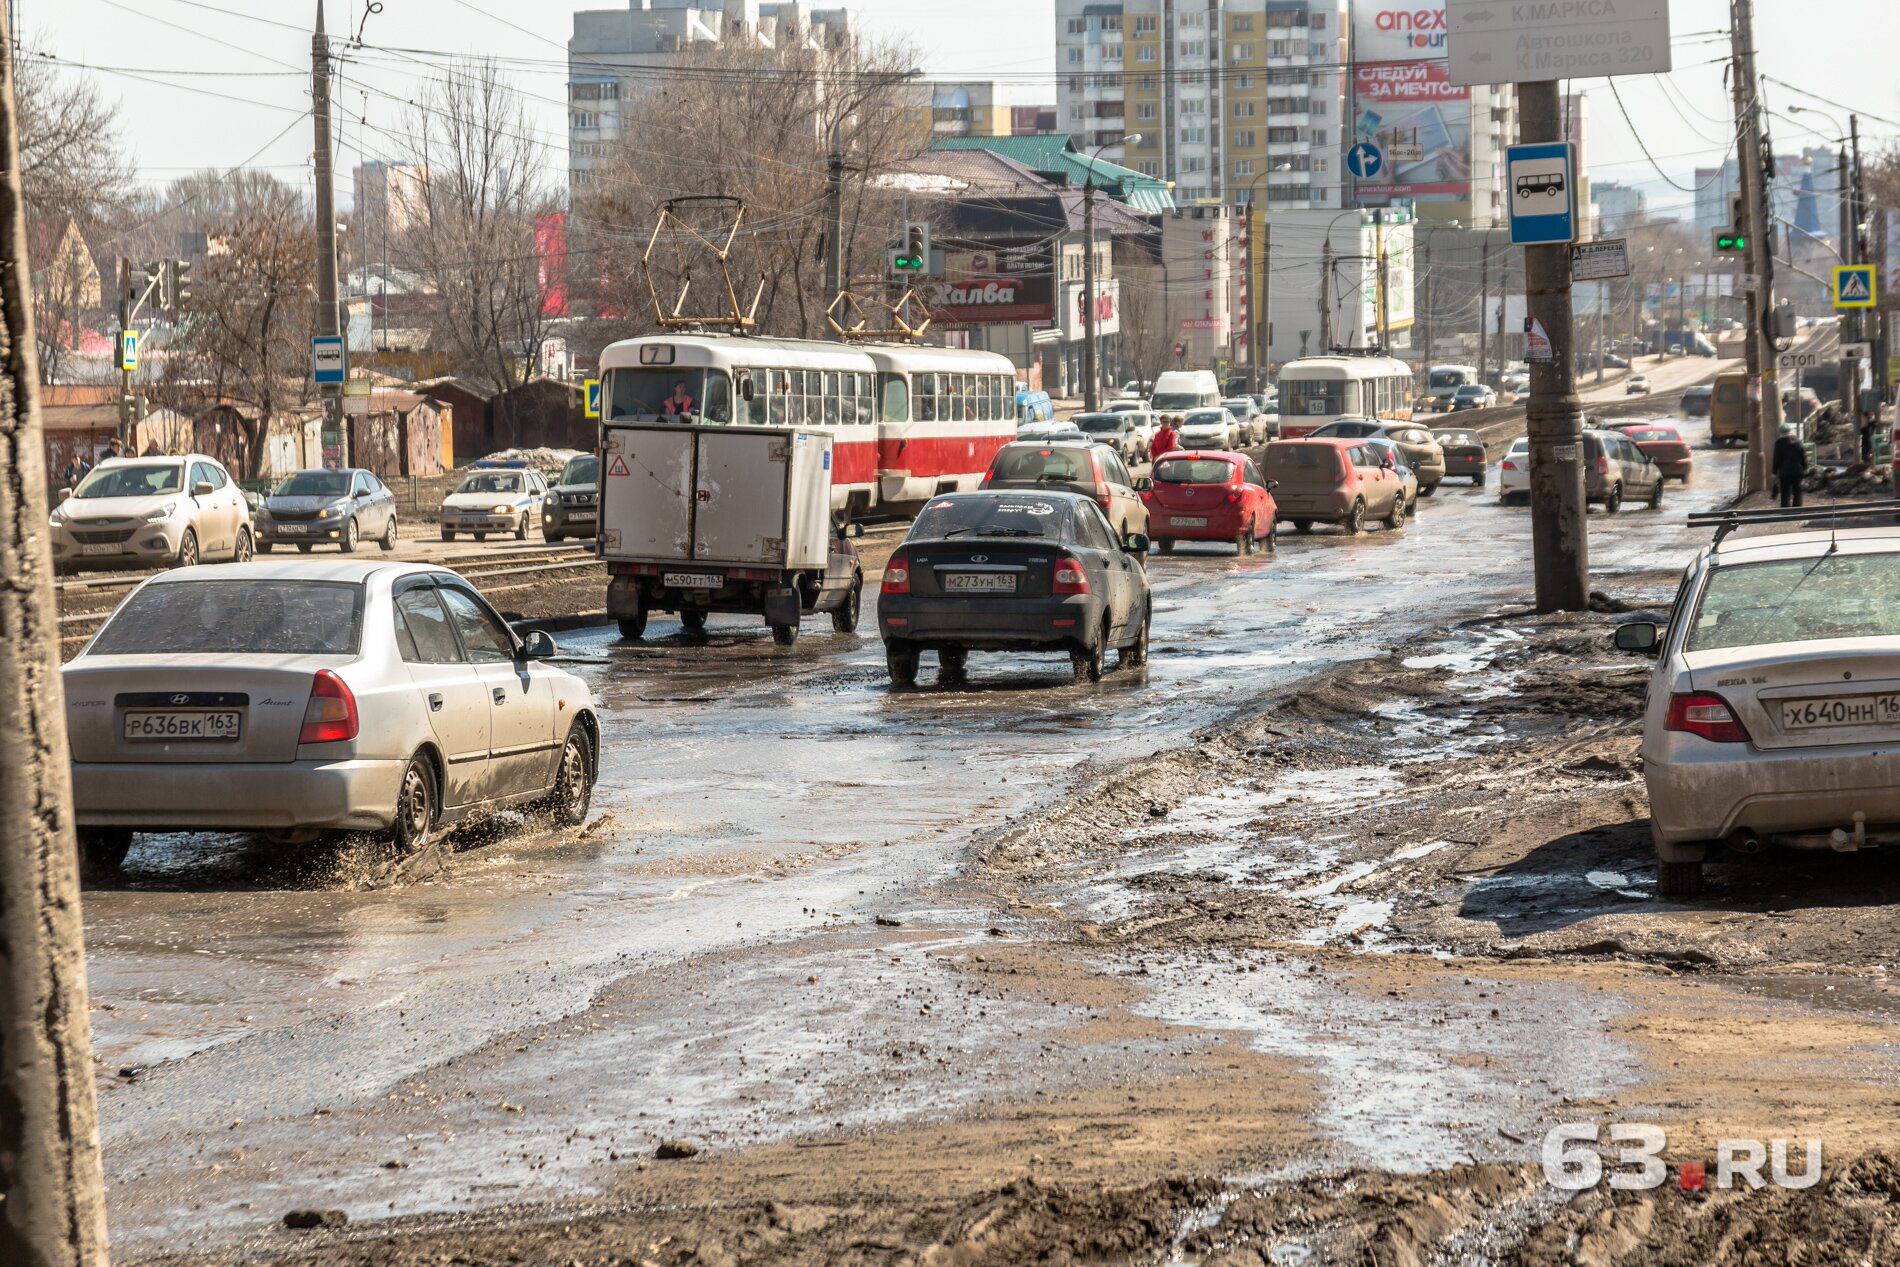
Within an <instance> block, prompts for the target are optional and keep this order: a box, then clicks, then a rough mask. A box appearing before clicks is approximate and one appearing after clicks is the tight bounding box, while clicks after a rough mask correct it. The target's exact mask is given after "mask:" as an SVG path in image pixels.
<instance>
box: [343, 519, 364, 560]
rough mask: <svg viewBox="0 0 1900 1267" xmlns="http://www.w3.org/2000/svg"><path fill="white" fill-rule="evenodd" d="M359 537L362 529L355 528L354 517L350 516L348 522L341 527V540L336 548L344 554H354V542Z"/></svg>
mask: <svg viewBox="0 0 1900 1267" xmlns="http://www.w3.org/2000/svg"><path fill="white" fill-rule="evenodd" d="M361 535H362V529H360V528H358V527H357V526H356V516H355V515H351V516H350V518H349V522H347V523H345V524H344V525H343V539H342V540H341V541H339V542H337V546H338V548H340V549H341V550H342V551H343V553H345V554H355V553H356V542H357V539H358V537H360V536H361Z"/></svg>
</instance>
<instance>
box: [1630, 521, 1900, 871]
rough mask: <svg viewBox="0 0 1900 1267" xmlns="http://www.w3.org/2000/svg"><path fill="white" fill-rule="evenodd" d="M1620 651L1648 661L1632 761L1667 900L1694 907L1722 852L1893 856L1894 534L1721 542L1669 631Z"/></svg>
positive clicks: (1683, 593)
mask: <svg viewBox="0 0 1900 1267" xmlns="http://www.w3.org/2000/svg"><path fill="white" fill-rule="evenodd" d="M1757 513H1758V514H1762V515H1763V517H1764V518H1780V517H1782V516H1785V515H1790V514H1792V515H1799V514H1800V513H1801V512H1780V514H1779V515H1777V514H1775V513H1774V512H1757ZM1810 513H1825V512H1810ZM1885 513H1886V515H1887V517H1888V519H1889V522H1891V518H1892V515H1893V507H1892V506H1889V508H1888V509H1887V511H1886V512H1885ZM1863 521H1864V518H1863ZM1616 641H1617V645H1618V646H1619V647H1622V648H1624V649H1625V650H1638V651H1649V652H1651V653H1652V654H1654V655H1656V656H1657V657H1658V662H1657V665H1656V670H1655V674H1654V676H1653V677H1652V678H1651V679H1650V685H1649V697H1648V703H1647V706H1646V710H1645V715H1644V719H1643V746H1642V755H1643V777H1644V780H1645V782H1646V783H1647V784H1648V787H1649V802H1650V821H1651V833H1652V835H1653V837H1654V839H1655V844H1656V853H1657V857H1658V866H1657V880H1658V885H1657V887H1658V889H1659V890H1660V891H1661V892H1662V893H1663V894H1665V895H1667V896H1688V895H1691V894H1694V893H1696V892H1699V891H1700V888H1701V884H1702V864H1703V862H1704V861H1705V859H1706V858H1707V857H1708V856H1709V852H1710V850H1711V849H1712V848H1716V847H1720V846H1728V847H1731V848H1735V849H1738V850H1740V851H1742V852H1748V853H1752V852H1755V851H1756V850H1759V849H1761V848H1763V847H1765V846H1768V845H1780V846H1788V847H1793V848H1798V849H1833V850H1837V851H1841V852H1851V851H1855V850H1859V849H1863V848H1868V847H1871V846H1875V845H1893V844H1900V529H1896V528H1893V527H1891V526H1887V527H1881V528H1871V529H1866V528H1863V529H1852V528H1846V529H1842V530H1840V531H1838V532H1795V533H1788V534H1784V535H1780V536H1771V537H1759V538H1753V539H1743V540H1729V541H1718V542H1717V543H1716V544H1715V545H1712V546H1710V547H1709V548H1707V549H1705V550H1703V551H1702V552H1701V554H1700V555H1698V556H1697V558H1696V560H1695V561H1694V562H1693V563H1692V564H1690V566H1689V569H1688V572H1687V573H1686V575H1685V576H1684V578H1683V582H1682V588H1681V590H1680V591H1679V592H1678V594H1677V597H1676V603H1675V608H1674V611H1673V612H1672V613H1671V616H1670V619H1669V623H1668V624H1667V625H1666V626H1658V625H1655V624H1649V623H1638V624H1630V625H1624V626H1623V627H1622V628H1621V629H1619V630H1618V631H1617V635H1616Z"/></svg>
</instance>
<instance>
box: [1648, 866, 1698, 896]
mask: <svg viewBox="0 0 1900 1267" xmlns="http://www.w3.org/2000/svg"><path fill="white" fill-rule="evenodd" d="M1656 892H1657V893H1658V894H1659V895H1660V896H1662V897H1697V896H1699V895H1700V894H1701V892H1702V864H1701V863H1700V862H1663V861H1661V860H1660V859H1658V860H1657V863H1656Z"/></svg>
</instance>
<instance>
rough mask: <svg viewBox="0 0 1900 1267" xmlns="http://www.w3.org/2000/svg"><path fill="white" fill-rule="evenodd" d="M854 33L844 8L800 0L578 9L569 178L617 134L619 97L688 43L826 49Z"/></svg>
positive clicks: (647, 81)
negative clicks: (817, 6)
mask: <svg viewBox="0 0 1900 1267" xmlns="http://www.w3.org/2000/svg"><path fill="white" fill-rule="evenodd" d="M855 38H856V35H855V31H854V28H853V25H852V18H851V14H850V12H849V11H848V10H845V9H814V8H812V7H811V6H810V5H809V4H807V3H806V2H805V0H782V2H780V3H773V2H772V0H627V5H626V7H625V8H622V9H604V10H603V9H594V10H584V11H581V12H577V13H575V15H574V35H573V37H572V38H571V39H569V40H568V42H567V69H568V76H567V78H568V86H567V95H568V147H567V153H568V160H567V161H568V174H569V179H570V181H571V182H572V183H573V184H574V185H575V186H577V187H578V186H584V185H587V184H589V183H590V182H591V181H592V179H593V171H594V169H595V168H596V167H597V166H598V165H599V162H600V160H601V159H603V158H605V157H606V155H607V153H608V150H609V148H610V147H611V145H612V143H613V142H614V140H615V139H616V138H618V137H619V135H620V119H621V116H620V103H621V102H622V101H625V100H628V99H630V98H631V97H633V96H634V95H636V94H637V93H639V92H641V91H645V90H646V89H648V88H651V87H653V86H654V85H655V82H656V81H657V79H658V78H659V77H661V76H663V74H664V72H665V71H666V70H667V69H668V68H669V67H672V66H673V65H675V64H677V62H678V61H679V57H680V54H681V53H682V52H686V51H689V50H691V49H692V48H693V47H694V46H697V45H717V44H719V43H721V42H723V41H725V40H729V39H731V40H744V41H747V42H749V43H752V44H755V45H758V46H761V47H767V48H785V47H795V46H797V45H798V44H801V43H802V44H807V45H809V46H811V47H813V48H825V47H837V46H839V45H840V44H849V43H850V42H851V41H852V40H854V39H855Z"/></svg>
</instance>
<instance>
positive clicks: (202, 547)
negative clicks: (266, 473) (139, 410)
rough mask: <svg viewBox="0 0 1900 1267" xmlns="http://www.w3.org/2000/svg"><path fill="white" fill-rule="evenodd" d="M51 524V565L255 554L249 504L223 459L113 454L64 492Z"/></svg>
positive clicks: (66, 569) (60, 568)
mask: <svg viewBox="0 0 1900 1267" xmlns="http://www.w3.org/2000/svg"><path fill="white" fill-rule="evenodd" d="M49 527H50V528H51V535H52V539H53V568H54V570H55V571H57V572H59V573H61V574H62V575H70V574H71V573H73V572H76V571H78V570H79V569H80V568H82V567H95V566H100V567H117V568H123V567H140V566H152V565H156V566H160V567H170V566H174V565H175V566H178V567H190V566H192V565H193V564H195V563H199V562H201V561H203V560H205V559H229V560H235V561H236V562H239V563H243V562H246V561H248V560H249V559H250V557H251V555H252V552H253V550H254V549H255V540H256V538H255V537H254V535H253V532H254V530H253V528H252V526H251V506H250V503H249V502H248V501H246V500H245V498H244V492H243V490H242V489H240V488H239V487H238V486H237V483H236V481H234V480H233V479H232V478H231V474H230V472H228V471H226V470H225V469H224V464H223V463H221V462H219V461H218V460H217V459H216V458H212V457H206V456H204V455H203V454H201V453H192V454H187V455H186V456H184V457H163V458H157V457H154V458H108V459H106V460H105V461H102V462H100V463H99V465H97V466H95V467H93V468H92V471H91V473H90V474H88V475H87V476H86V478H85V479H83V480H80V481H79V484H78V486H77V487H75V488H74V489H73V490H72V491H71V492H70V493H68V492H66V491H65V490H61V492H60V500H59V505H57V506H55V507H54V508H53V512H52V515H51V517H50V522H49Z"/></svg>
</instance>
